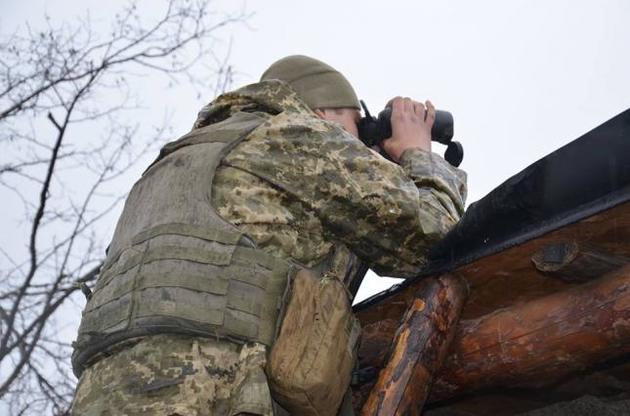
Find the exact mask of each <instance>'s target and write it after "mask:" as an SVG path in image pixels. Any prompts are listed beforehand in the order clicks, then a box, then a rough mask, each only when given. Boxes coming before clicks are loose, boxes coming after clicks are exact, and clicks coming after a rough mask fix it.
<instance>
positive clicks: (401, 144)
mask: <svg viewBox="0 0 630 416" xmlns="http://www.w3.org/2000/svg"><path fill="white" fill-rule="evenodd" d="M387 105H388V106H390V107H391V108H392V117H391V121H392V137H390V138H388V139H385V140H384V141H383V143H382V144H381V146H382V147H383V149H384V150H385V152H387V154H388V155H389V156H390V157H391V158H392V159H393V160H394V161H396V162H398V161H399V160H400V156H401V155H402V154H403V152H404V151H405V150H407V149H413V148H416V149H422V150H425V151H427V152H430V151H431V127H433V122H434V121H435V107H433V104H432V103H431V101H426V103H425V104H422V103H421V102H418V101H414V100H412V99H411V98H407V97H405V98H402V97H396V98H393V99H392V100H390V102H389V103H388V104H387Z"/></svg>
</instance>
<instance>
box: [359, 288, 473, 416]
mask: <svg viewBox="0 0 630 416" xmlns="http://www.w3.org/2000/svg"><path fill="white" fill-rule="evenodd" d="M467 291H468V287H467V285H466V283H465V281H464V280H463V279H461V278H459V277H457V276H455V275H444V276H441V277H439V278H429V279H426V282H424V284H423V285H422V286H421V288H420V290H419V291H418V293H417V295H416V298H415V299H414V300H413V302H412V304H411V306H410V307H409V309H408V310H407V313H406V315H405V317H404V319H403V323H402V325H400V327H399V328H398V331H397V333H396V336H395V340H394V343H393V349H392V350H391V352H390V359H389V362H388V363H387V366H386V367H385V368H384V369H382V370H381V372H380V374H379V377H378V381H377V383H376V385H375V386H374V388H373V389H372V391H371V393H370V395H369V397H368V399H367V401H366V402H365V405H364V406H363V409H362V411H361V415H363V416H368V415H420V413H421V411H422V407H423V406H424V402H425V400H426V398H427V396H428V393H429V389H430V387H431V383H432V381H433V376H434V374H435V372H436V370H437V369H438V368H439V367H440V365H441V364H442V362H443V361H444V358H445V357H446V353H447V351H448V346H449V344H450V343H451V341H452V339H453V336H454V334H455V328H456V326H457V322H458V320H459V316H460V314H461V310H462V307H463V304H464V302H465V299H466V296H467Z"/></svg>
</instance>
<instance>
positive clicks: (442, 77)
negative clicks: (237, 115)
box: [0, 0, 630, 298]
mask: <svg viewBox="0 0 630 416" xmlns="http://www.w3.org/2000/svg"><path fill="white" fill-rule="evenodd" d="M124 3H125V2H121V1H119V0H110V1H107V2H106V3H104V2H102V1H91V0H90V1H70V0H68V1H53V0H50V1H42V0H29V1H21V2H18V1H14V0H4V1H3V2H2V6H0V9H1V10H2V13H1V14H0V16H2V17H0V24H2V25H3V26H4V28H3V31H4V29H6V28H7V27H11V26H13V25H15V24H18V23H20V22H23V21H24V20H26V19H31V21H32V22H34V23H33V24H35V25H36V24H37V22H41V16H40V15H41V14H42V12H43V11H47V12H48V13H49V14H50V15H51V17H52V18H53V19H60V18H66V19H72V18H73V17H74V16H78V15H82V14H83V13H84V11H85V9H86V8H90V13H91V15H92V17H97V18H98V17H102V18H103V19H106V18H107V16H109V14H110V13H111V12H112V11H113V10H116V9H117V8H118V5H119V4H120V5H122V4H124ZM103 4H106V5H107V6H106V8H104V7H103ZM146 4H147V6H146V7H147V13H153V12H155V11H156V10H157V5H158V4H159V2H158V1H157V0H156V1H152V2H148V3H146ZM243 4H244V5H245V8H246V9H247V10H248V11H250V12H253V13H254V14H253V16H252V17H251V18H250V19H249V20H248V25H239V26H236V27H232V28H231V29H230V30H229V32H230V33H231V36H232V39H233V44H232V53H231V62H232V63H233V65H234V66H235V68H236V70H237V71H238V76H237V78H236V80H235V85H234V86H235V87H237V86H240V85H244V84H247V83H251V82H255V81H257V79H258V77H259V76H260V74H261V73H262V71H263V70H264V69H265V68H266V67H267V66H268V65H269V64H270V63H272V62H273V61H275V60H276V59H278V58H281V57H283V56H285V55H289V54H306V55H311V56H313V57H317V58H319V59H321V60H324V61H326V62H328V63H329V64H331V65H332V66H334V67H336V68H337V69H339V70H340V71H342V72H343V73H344V74H345V75H346V76H347V78H348V79H349V80H350V81H351V83H352V84H353V85H354V86H355V89H356V90H357V93H358V95H359V96H360V97H361V98H363V99H364V100H366V102H367V103H368V105H369V107H370V109H371V110H372V112H373V113H377V112H378V111H379V110H380V109H381V108H382V107H383V106H384V104H385V103H386V102H387V101H388V100H389V99H390V98H391V97H393V96H396V95H403V96H409V97H413V98H415V99H417V100H425V99H427V98H430V99H431V100H432V101H433V102H434V103H435V104H436V106H437V107H438V108H441V109H445V110H449V111H451V112H452V113H453V114H454V116H455V135H456V138H457V139H458V140H459V141H461V142H462V144H463V145H464V148H465V157H464V162H463V164H462V168H463V169H465V170H466V171H467V172H468V175H469V200H468V202H472V201H474V200H477V199H479V198H481V197H482V196H484V195H485V194H487V193H488V192H489V191H491V190H492V189H493V188H495V187H496V186H497V185H499V184H500V183H501V182H503V181H504V180H506V179H507V178H509V177H510V176H512V175H514V174H515V173H517V172H519V171H520V170H521V169H523V168H525V167H526V166H528V165H530V164H531V163H533V162H534V161H536V160H537V159H539V158H541V157H543V156H545V155H546V154H548V153H550V152H552V151H553V150H555V149H557V148H558V147H560V146H562V145H564V144H566V143H568V142H570V141H572V140H574V139H575V138H577V137H579V136H580V135H581V134H583V133H585V132H587V131H588V130H590V129H592V128H594V127H596V126H598V125H599V124H601V123H603V122H604V121H606V120H608V119H609V118H611V117H613V116H615V115H616V114H618V113H620V112H621V111H623V110H625V109H627V108H630V81H629V77H630V24H629V23H630V1H628V0H617V1H614V0H598V1H578V0H572V1H568V0H562V1H560V0H557V1H552V0H546V1H542V0H541V1H479V0H478V1H463V0H462V1H438V0H434V1H393V0H389V1H367V0H364V1H340V0H337V1H329V0H316V1H297V0H293V1H288V0H287V1H285V0H273V1H272V0H264V1H249V2H246V3H242V2H240V1H234V0H232V1H227V0H224V1H216V2H215V5H216V6H217V7H218V8H220V9H225V10H235V9H238V8H240V7H241V5H243ZM226 33H227V32H226ZM154 91H155V92H154V94H155V95H154V96H152V97H149V98H150V100H149V102H150V103H155V104H152V105H156V106H158V107H159V106H163V104H164V103H169V105H170V108H171V110H172V111H173V130H174V131H175V132H176V134H177V135H179V134H183V133H185V132H186V131H187V130H189V129H190V126H191V124H192V121H193V120H194V118H195V114H196V111H197V110H198V107H199V106H200V105H201V104H203V102H204V101H208V100H210V99H211V98H212V97H211V96H207V97H203V94H202V97H201V98H197V97H196V96H195V95H194V94H193V93H192V92H191V91H190V90H188V89H186V88H185V87H184V86H181V88H172V89H170V90H168V91H162V90H155V89H154ZM434 150H435V151H437V152H439V153H442V152H443V149H441V148H438V147H437V146H436V147H435V149H434ZM135 179H137V178H136V177H130V178H129V183H130V184H131V183H132V182H133V181H134V180H135ZM3 192H4V191H3ZM111 228H112V229H113V224H112V226H111ZM387 284H389V283H388V281H387V280H383V279H380V280H379V279H378V278H375V277H370V279H368V281H367V284H366V285H364V286H365V287H363V288H362V290H361V293H360V294H359V297H360V298H362V297H365V296H366V295H367V294H369V293H374V292H376V291H378V290H380V289H382V288H383V287H384V286H386V285H387Z"/></svg>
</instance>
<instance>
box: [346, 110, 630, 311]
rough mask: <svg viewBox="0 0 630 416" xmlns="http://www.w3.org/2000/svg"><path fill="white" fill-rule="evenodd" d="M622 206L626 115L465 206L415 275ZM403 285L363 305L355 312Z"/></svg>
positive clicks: (629, 145)
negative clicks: (459, 216) (421, 268)
mask: <svg viewBox="0 0 630 416" xmlns="http://www.w3.org/2000/svg"><path fill="white" fill-rule="evenodd" d="M629 200H630V109H629V110H626V111H624V112H623V113H621V114H619V115H618V116H616V117H614V118H612V119H610V120H608V121H607V122H605V123H604V124H602V125H601V126H599V127H597V128H595V129H593V130H591V131H590V132H588V133H586V134H584V135H583V136H582V137H580V138H578V139H576V140H574V141H572V142H571V143H569V144H567V145H566V146H563V147H561V148H560V149H558V150H556V151H555V152H553V153H551V154H549V155H547V156H545V157H544V158H542V159H540V160H538V161H537V162H535V163H534V164H532V165H530V166H528V167H527V168H525V169H524V170H523V171H521V172H520V173H518V174H516V175H515V176H513V177H511V178H510V179H508V180H507V181H505V182H504V183H502V184H501V185H499V186H498V187H497V188H496V189H494V190H493V191H492V192H490V193H489V194H488V195H486V196H485V197H484V198H482V199H480V200H479V201H477V202H475V203H473V204H471V205H470V206H469V207H468V209H467V210H466V213H465V214H464V216H463V217H462V219H461V221H460V222H459V223H458V224H457V226H456V227H455V228H454V229H453V230H451V232H450V233H449V234H447V236H446V237H445V238H444V239H443V240H442V241H441V242H440V243H438V244H437V245H436V246H435V247H434V248H433V250H432V251H431V252H430V254H429V264H428V266H427V268H426V269H425V270H424V272H423V273H422V274H421V275H420V276H418V277H422V276H426V275H431V274H436V273H443V272H447V271H451V270H454V269H455V268H457V267H459V266H461V265H463V264H467V263H470V262H472V261H474V260H476V259H479V258H481V257H485V256H488V255H490V254H493V253H497V252H499V251H503V250H505V249H507V248H509V247H513V246H515V245H518V244H521V243H523V242H525V241H528V240H531V239H533V238H536V237H538V236H540V235H543V234H545V233H548V232H550V231H553V230H555V229H558V228H561V227H563V226H565V225H567V224H570V223H574V222H576V221H579V220H581V219H584V218H587V217H589V216H591V215H593V214H595V213H598V212H601V211H604V210H606V209H609V208H612V207H614V206H616V205H618V204H621V203H623V202H626V201H629ZM408 283H409V281H405V282H404V283H402V284H400V285H398V286H397V287H394V288H392V290H388V291H386V292H382V293H380V294H377V295H375V296H373V297H372V298H370V299H367V300H365V301H363V302H361V303H359V304H358V305H355V308H357V309H361V308H363V307H366V306H368V305H369V304H372V303H374V302H378V301H379V300H380V299H382V298H383V297H387V296H388V295H389V294H391V293H392V292H396V291H398V290H401V289H402V288H403V287H404V286H406V285H407V284H408Z"/></svg>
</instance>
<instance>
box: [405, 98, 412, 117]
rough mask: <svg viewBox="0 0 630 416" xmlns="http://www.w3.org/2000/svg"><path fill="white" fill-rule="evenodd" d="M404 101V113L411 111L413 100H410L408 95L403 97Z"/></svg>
mask: <svg viewBox="0 0 630 416" xmlns="http://www.w3.org/2000/svg"><path fill="white" fill-rule="evenodd" d="M403 101H404V110H405V112H406V113H412V112H413V101H412V100H411V98H409V97H405V98H404V99H403Z"/></svg>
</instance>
